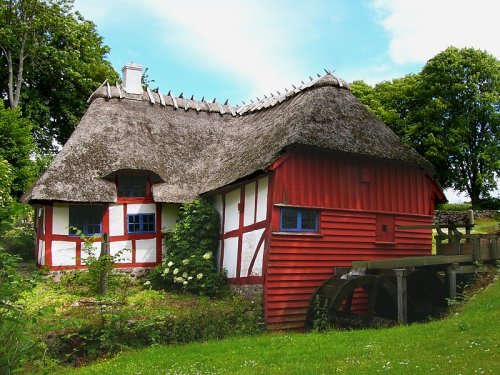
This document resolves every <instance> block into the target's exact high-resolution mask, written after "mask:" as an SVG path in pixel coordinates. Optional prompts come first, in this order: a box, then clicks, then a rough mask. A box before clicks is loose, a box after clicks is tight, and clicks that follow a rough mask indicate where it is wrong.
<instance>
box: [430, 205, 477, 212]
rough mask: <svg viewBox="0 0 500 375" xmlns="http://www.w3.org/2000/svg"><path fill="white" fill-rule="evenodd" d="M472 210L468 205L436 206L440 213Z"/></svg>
mask: <svg viewBox="0 0 500 375" xmlns="http://www.w3.org/2000/svg"><path fill="white" fill-rule="evenodd" d="M471 208H472V205H471V204H470V203H443V204H438V205H437V206H436V210H441V211H467V210H470V209H471Z"/></svg>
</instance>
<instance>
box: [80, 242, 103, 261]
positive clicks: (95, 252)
mask: <svg viewBox="0 0 500 375" xmlns="http://www.w3.org/2000/svg"><path fill="white" fill-rule="evenodd" d="M89 250H90V255H92V256H94V257H95V258H99V255H101V243H100V242H92V248H91V249H89ZM80 253H81V254H82V255H81V257H82V258H81V262H82V264H85V260H86V259H87V258H88V257H89V254H88V253H87V252H86V251H85V250H84V247H83V244H82V249H81V251H80Z"/></svg>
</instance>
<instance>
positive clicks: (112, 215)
mask: <svg viewBox="0 0 500 375" xmlns="http://www.w3.org/2000/svg"><path fill="white" fill-rule="evenodd" d="M123 222H124V218H123V205H122V204H110V205H109V235H110V236H123V235H124V234H125V233H124V229H123V228H124V227H123Z"/></svg>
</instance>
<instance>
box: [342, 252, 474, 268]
mask: <svg viewBox="0 0 500 375" xmlns="http://www.w3.org/2000/svg"><path fill="white" fill-rule="evenodd" d="M473 261H474V259H473V256H472V254H464V255H429V256H422V257H404V258H397V259H381V260H358V261H354V262H352V266H353V267H355V268H367V269H391V268H407V267H421V266H436V265H443V264H450V263H467V262H473Z"/></svg>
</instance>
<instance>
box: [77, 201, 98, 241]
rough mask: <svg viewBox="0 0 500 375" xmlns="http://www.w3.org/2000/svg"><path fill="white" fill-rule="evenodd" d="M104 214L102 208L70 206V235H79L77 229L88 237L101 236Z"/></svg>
mask: <svg viewBox="0 0 500 375" xmlns="http://www.w3.org/2000/svg"><path fill="white" fill-rule="evenodd" d="M103 213H104V207H102V206H83V205H82V206H76V205H72V206H69V235H70V236H76V235H78V233H77V229H78V230H80V231H81V232H82V233H83V234H84V235H86V236H95V235H100V234H101V232H102V215H103Z"/></svg>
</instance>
